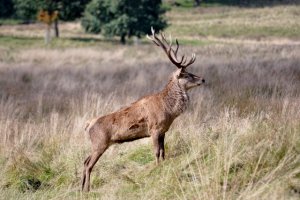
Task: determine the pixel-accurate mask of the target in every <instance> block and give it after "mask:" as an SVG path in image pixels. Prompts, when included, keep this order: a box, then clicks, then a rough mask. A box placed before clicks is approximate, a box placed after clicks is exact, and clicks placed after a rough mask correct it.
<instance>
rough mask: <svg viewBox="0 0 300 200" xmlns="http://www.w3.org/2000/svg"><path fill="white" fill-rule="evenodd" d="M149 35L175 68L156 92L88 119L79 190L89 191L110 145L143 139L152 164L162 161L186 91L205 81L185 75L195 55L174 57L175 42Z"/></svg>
mask: <svg viewBox="0 0 300 200" xmlns="http://www.w3.org/2000/svg"><path fill="white" fill-rule="evenodd" d="M151 32H152V35H151V36H149V35H147V38H148V39H149V40H151V41H152V42H153V43H154V44H155V45H157V46H158V47H160V48H161V49H162V50H163V51H164V52H165V54H166V55H167V57H168V58H169V60H170V61H171V63H172V64H174V65H175V66H176V67H177V69H176V70H175V71H174V72H173V73H172V74H171V77H170V79H169V82H168V83H167V85H166V86H165V87H164V88H163V89H162V90H161V91H160V92H157V93H155V94H151V95H148V96H145V97H142V98H141V99H139V100H137V101H136V102H134V103H132V104H131V105H129V106H128V107H124V108H121V109H120V110H118V111H116V112H113V113H110V114H107V115H104V116H102V117H98V118H95V119H92V120H91V121H90V122H88V123H87V125H86V128H85V130H86V131H87V133H88V134H89V137H90V141H91V147H92V148H91V149H92V152H91V154H90V155H89V156H88V157H87V158H86V159H85V161H84V169H83V175H82V191H84V192H88V191H89V190H90V175H91V172H92V169H93V167H94V165H95V164H96V163H97V161H98V160H99V158H100V157H101V155H102V154H103V153H104V152H105V151H106V150H107V149H108V148H109V146H111V145H113V144H118V143H123V142H129V141H133V140H137V139H141V138H145V137H151V138H152V141H153V147H154V154H155V158H156V164H159V161H160V159H161V160H164V159H165V148H164V139H165V133H166V132H167V131H168V130H169V128H170V126H171V124H172V122H173V121H174V120H175V119H176V118H177V117H178V116H179V115H180V114H181V113H183V112H184V111H185V110H186V109H187V106H188V104H189V96H188V93H187V92H188V91H189V90H190V89H192V88H194V87H197V86H200V85H202V84H204V83H205V80H204V79H203V78H202V77H200V76H197V75H195V74H192V73H189V72H187V67H188V66H190V65H191V64H193V63H194V62H195V60H196V56H195V54H192V57H191V58H190V59H187V57H186V56H185V55H183V56H182V57H181V58H179V57H178V55H177V53H178V49H179V43H178V40H177V39H176V48H172V38H171V35H170V42H168V41H167V40H166V38H165V35H164V33H162V32H161V33H160V37H159V35H157V34H156V33H155V31H154V29H153V28H152V27H151Z"/></svg>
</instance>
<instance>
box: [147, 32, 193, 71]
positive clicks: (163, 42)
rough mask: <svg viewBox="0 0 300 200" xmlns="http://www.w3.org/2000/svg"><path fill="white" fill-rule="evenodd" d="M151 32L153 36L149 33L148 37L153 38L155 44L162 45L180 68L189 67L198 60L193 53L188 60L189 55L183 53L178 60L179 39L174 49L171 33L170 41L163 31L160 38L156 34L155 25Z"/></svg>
mask: <svg viewBox="0 0 300 200" xmlns="http://www.w3.org/2000/svg"><path fill="white" fill-rule="evenodd" d="M151 32H152V36H149V35H147V38H148V39H149V40H151V41H152V42H154V44H156V45H157V46H159V47H161V48H162V49H163V50H164V52H165V53H166V54H167V56H168V58H169V59H170V61H171V62H172V63H173V64H174V65H176V67H178V68H187V67H188V66H189V65H191V64H193V63H194V62H195V60H196V55H195V54H194V53H193V54H192V57H191V59H190V60H189V61H188V62H187V57H186V56H185V55H183V56H182V57H181V60H180V61H178V58H177V52H178V49H179V43H178V40H177V39H175V41H176V50H174V49H172V38H171V35H170V43H168V42H167V40H166V38H165V35H164V34H163V33H160V36H161V39H159V38H158V37H157V35H156V34H155V31H154V29H153V27H151Z"/></svg>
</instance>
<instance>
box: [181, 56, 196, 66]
mask: <svg viewBox="0 0 300 200" xmlns="http://www.w3.org/2000/svg"><path fill="white" fill-rule="evenodd" d="M195 60H196V55H195V54H194V53H193V55H192V58H191V59H190V61H189V62H188V63H187V64H184V66H183V67H184V68H187V67H188V66H189V65H191V64H193V63H194V62H195Z"/></svg>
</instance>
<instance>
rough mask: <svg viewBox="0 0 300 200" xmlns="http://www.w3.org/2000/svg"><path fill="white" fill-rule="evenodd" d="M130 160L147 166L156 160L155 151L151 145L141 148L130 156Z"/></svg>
mask: <svg viewBox="0 0 300 200" xmlns="http://www.w3.org/2000/svg"><path fill="white" fill-rule="evenodd" d="M128 159H129V160H132V161H134V162H136V163H138V164H140V165H145V164H147V163H149V162H151V161H153V160H154V157H153V150H152V149H151V148H150V146H149V145H147V146H141V147H139V148H137V149H136V150H135V151H134V152H132V153H131V154H130V155H129V156H128Z"/></svg>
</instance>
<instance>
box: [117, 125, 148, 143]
mask: <svg viewBox="0 0 300 200" xmlns="http://www.w3.org/2000/svg"><path fill="white" fill-rule="evenodd" d="M144 137H149V134H148V131H147V127H146V126H145V125H143V124H133V125H131V126H130V127H129V128H128V129H126V130H119V131H118V132H116V133H114V134H113V137H112V141H114V142H116V143H122V142H130V141H133V140H137V139H140V138H144Z"/></svg>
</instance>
